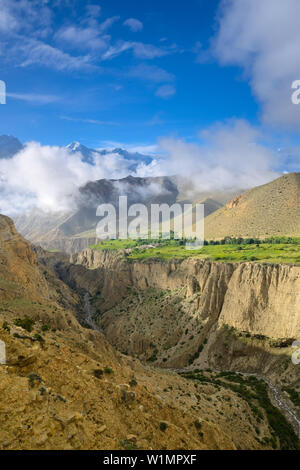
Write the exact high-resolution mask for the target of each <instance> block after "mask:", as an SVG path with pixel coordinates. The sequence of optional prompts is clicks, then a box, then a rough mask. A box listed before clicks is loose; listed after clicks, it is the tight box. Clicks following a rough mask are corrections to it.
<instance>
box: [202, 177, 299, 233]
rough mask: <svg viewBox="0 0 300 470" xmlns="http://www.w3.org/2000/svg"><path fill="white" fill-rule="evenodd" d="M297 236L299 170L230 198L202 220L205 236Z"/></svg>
mask: <svg viewBox="0 0 300 470" xmlns="http://www.w3.org/2000/svg"><path fill="white" fill-rule="evenodd" d="M281 235H284V236H300V173H290V174H288V175H284V176H282V177H280V178H278V179H277V180H275V181H272V182H271V183H268V184H265V185H263V186H259V187H256V188H254V189H251V190H250V191H247V192H245V193H243V194H241V195H240V196H238V197H236V198H234V199H233V200H232V201H231V202H230V203H228V204H227V205H226V206H224V207H222V208H221V209H219V210H218V211H216V212H214V213H213V214H211V215H210V216H208V217H207V218H206V220H205V238H206V239H208V240H210V239H221V238H223V237H226V236H231V237H259V238H264V237H270V236H281Z"/></svg>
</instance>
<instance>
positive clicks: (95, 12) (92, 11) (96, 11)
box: [86, 4, 101, 18]
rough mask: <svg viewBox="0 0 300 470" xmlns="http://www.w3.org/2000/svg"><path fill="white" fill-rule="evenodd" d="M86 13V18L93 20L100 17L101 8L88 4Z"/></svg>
mask: <svg viewBox="0 0 300 470" xmlns="http://www.w3.org/2000/svg"><path fill="white" fill-rule="evenodd" d="M86 12H87V16H88V17H91V18H95V17H97V16H100V15H101V7H100V5H94V4H90V5H87V6H86Z"/></svg>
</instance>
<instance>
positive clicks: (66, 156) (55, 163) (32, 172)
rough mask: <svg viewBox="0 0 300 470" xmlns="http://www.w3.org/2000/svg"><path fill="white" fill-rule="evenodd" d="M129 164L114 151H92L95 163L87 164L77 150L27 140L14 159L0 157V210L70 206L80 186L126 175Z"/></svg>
mask: <svg viewBox="0 0 300 470" xmlns="http://www.w3.org/2000/svg"><path fill="white" fill-rule="evenodd" d="M132 163H133V162H132V161H131V160H127V159H125V158H124V157H122V156H121V155H118V154H116V153H114V154H107V155H99V154H96V153H95V154H94V165H90V164H89V163H87V162H84V161H83V156H82V155H81V153H80V152H76V153H71V152H70V151H68V149H66V148H61V147H50V146H42V145H40V144H38V143H36V142H32V143H29V144H27V145H26V146H25V148H24V150H22V151H20V152H19V153H18V154H16V155H15V156H14V157H13V158H11V159H3V160H0V182H1V188H0V195H1V198H0V201H1V202H0V211H1V212H2V213H8V214H12V213H16V212H20V211H25V210H27V209H30V208H32V207H37V208H39V209H42V210H45V211H64V210H69V209H72V208H73V204H74V199H73V197H74V195H75V194H76V193H77V190H78V188H79V187H80V186H82V185H84V184H85V183H87V182H88V181H95V180H97V179H101V178H122V177H125V176H127V175H128V174H129V172H130V170H129V168H130V166H131V165H132Z"/></svg>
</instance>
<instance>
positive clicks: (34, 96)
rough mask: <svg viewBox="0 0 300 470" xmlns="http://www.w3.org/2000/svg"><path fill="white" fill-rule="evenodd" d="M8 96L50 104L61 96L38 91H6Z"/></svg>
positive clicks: (30, 101)
mask: <svg viewBox="0 0 300 470" xmlns="http://www.w3.org/2000/svg"><path fill="white" fill-rule="evenodd" d="M6 96H7V97H8V98H13V99H15V100H20V101H26V102H28V103H34V104H50V103H55V102H56V101H59V100H60V97H59V96H55V95H41V94H38V93H6Z"/></svg>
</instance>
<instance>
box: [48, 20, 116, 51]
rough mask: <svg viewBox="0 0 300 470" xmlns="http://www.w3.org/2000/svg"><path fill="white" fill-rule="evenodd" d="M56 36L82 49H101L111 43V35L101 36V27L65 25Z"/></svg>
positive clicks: (57, 38) (59, 39)
mask: <svg viewBox="0 0 300 470" xmlns="http://www.w3.org/2000/svg"><path fill="white" fill-rule="evenodd" d="M55 38H56V40H58V41H63V42H64V43H67V44H69V45H71V46H72V47H78V48H80V49H92V50H94V49H95V50H101V49H105V48H107V47H108V44H109V37H107V36H101V35H100V31H99V28H97V27H92V26H88V27H78V26H76V25H69V26H65V27H63V28H61V29H60V30H59V31H58V32H57V33H56V35H55Z"/></svg>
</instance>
